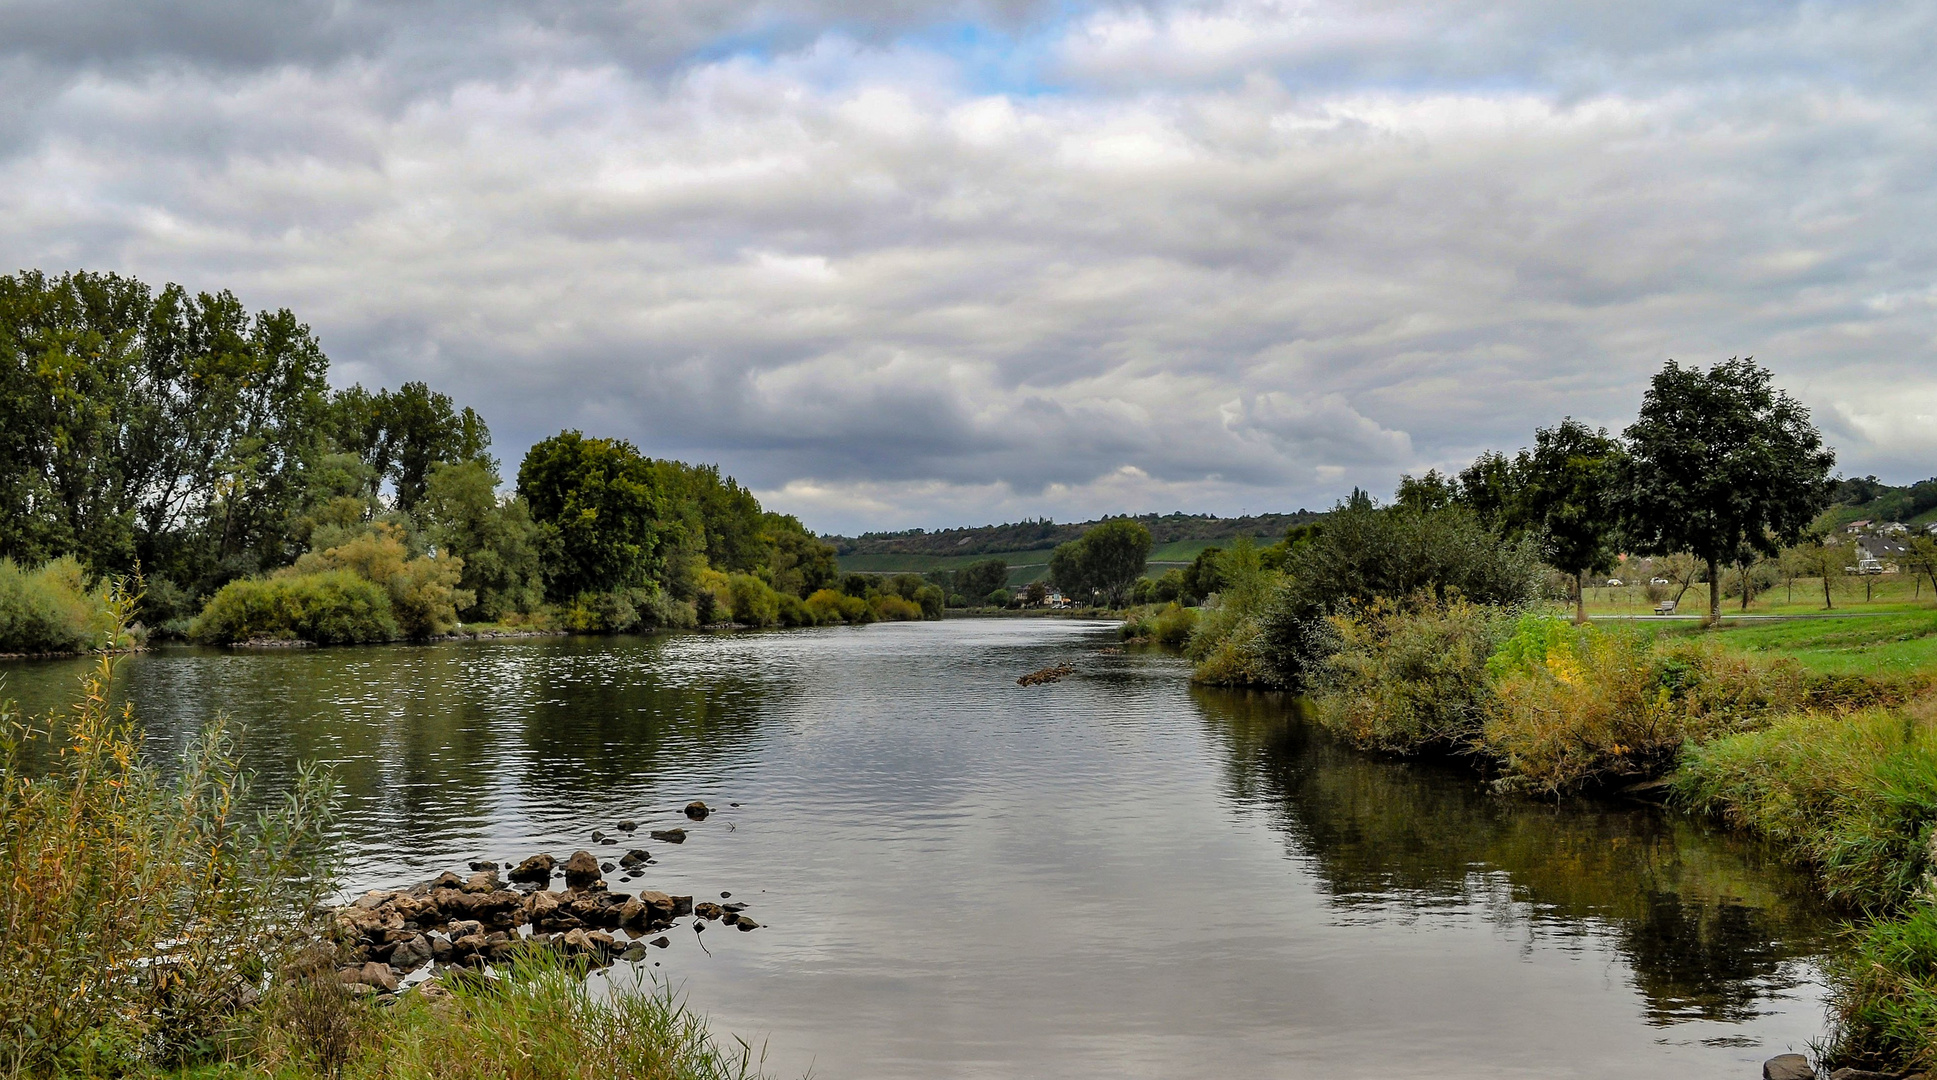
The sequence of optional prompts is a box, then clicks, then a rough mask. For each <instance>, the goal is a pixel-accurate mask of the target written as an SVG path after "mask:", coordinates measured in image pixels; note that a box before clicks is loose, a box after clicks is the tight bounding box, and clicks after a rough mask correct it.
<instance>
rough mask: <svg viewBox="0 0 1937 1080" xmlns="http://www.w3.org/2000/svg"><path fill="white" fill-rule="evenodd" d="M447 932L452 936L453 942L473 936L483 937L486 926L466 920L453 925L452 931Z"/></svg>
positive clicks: (451, 926)
mask: <svg viewBox="0 0 1937 1080" xmlns="http://www.w3.org/2000/svg"><path fill="white" fill-rule="evenodd" d="M445 932H446V933H448V934H450V935H451V940H452V941H456V940H457V939H458V938H465V937H470V936H471V935H472V934H479V935H482V934H483V933H484V924H483V923H481V922H478V921H476V920H474V919H465V920H462V921H460V922H454V923H452V924H451V925H450V929H449V930H447V931H445Z"/></svg>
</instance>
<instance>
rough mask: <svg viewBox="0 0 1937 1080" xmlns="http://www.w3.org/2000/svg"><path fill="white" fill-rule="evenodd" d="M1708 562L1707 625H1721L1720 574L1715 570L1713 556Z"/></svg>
mask: <svg viewBox="0 0 1937 1080" xmlns="http://www.w3.org/2000/svg"><path fill="white" fill-rule="evenodd" d="M1706 561H1707V563H1708V625H1710V626H1720V625H1722V575H1721V574H1719V573H1717V572H1716V568H1715V560H1714V558H1712V557H1711V558H1709V559H1708V560H1706Z"/></svg>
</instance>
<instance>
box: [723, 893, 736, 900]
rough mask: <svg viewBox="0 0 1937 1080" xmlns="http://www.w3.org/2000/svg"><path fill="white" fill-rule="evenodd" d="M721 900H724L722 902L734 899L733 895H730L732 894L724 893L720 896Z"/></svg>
mask: <svg viewBox="0 0 1937 1080" xmlns="http://www.w3.org/2000/svg"><path fill="white" fill-rule="evenodd" d="M720 899H722V900H731V899H733V894H732V893H730V892H723V893H721V894H720Z"/></svg>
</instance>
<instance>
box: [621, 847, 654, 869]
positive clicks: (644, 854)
mask: <svg viewBox="0 0 1937 1080" xmlns="http://www.w3.org/2000/svg"><path fill="white" fill-rule="evenodd" d="M651 861H652V853H651V852H649V851H647V850H646V849H645V848H633V849H632V850H631V851H628V852H626V853H625V856H624V857H623V858H621V859H620V860H619V865H620V866H623V867H625V868H626V869H627V870H630V869H632V868H633V867H635V866H639V865H641V864H642V863H649V862H651Z"/></svg>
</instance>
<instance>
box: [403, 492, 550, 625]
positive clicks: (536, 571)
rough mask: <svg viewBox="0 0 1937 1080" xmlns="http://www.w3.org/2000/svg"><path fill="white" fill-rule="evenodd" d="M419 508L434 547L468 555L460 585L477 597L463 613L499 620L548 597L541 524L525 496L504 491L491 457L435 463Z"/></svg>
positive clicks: (469, 617) (470, 618)
mask: <svg viewBox="0 0 1937 1080" xmlns="http://www.w3.org/2000/svg"><path fill="white" fill-rule="evenodd" d="M419 511H420V513H419V516H420V518H421V519H422V521H423V524H424V535H425V537H426V538H427V539H428V540H429V541H430V543H431V545H432V547H434V548H436V549H438V550H441V551H444V552H448V553H451V554H455V555H458V556H459V557H461V558H462V560H463V563H464V570H463V573H462V575H461V576H460V577H459V579H458V588H459V589H461V590H462V591H464V592H467V593H470V594H471V597H472V600H471V603H470V604H469V605H467V606H465V607H463V608H460V609H459V614H460V615H462V616H463V617H464V618H465V619H466V620H467V621H476V622H496V621H498V620H499V619H502V618H504V617H505V616H507V615H510V614H513V613H515V612H524V611H533V610H536V609H537V607H538V605H539V604H540V603H541V602H542V601H543V600H544V590H545V579H544V569H543V565H542V562H541V554H542V553H541V551H540V545H541V544H542V539H541V536H540V532H539V529H538V525H537V523H536V522H534V521H532V519H531V509H530V507H528V506H527V505H525V501H524V500H523V499H520V498H517V497H515V496H514V497H512V498H509V499H506V498H502V497H500V496H499V495H498V473H497V470H496V469H493V468H492V467H491V465H490V463H489V462H487V461H467V462H462V463H459V464H455V465H453V464H450V463H448V462H441V461H440V462H437V463H435V464H433V465H432V466H431V469H430V475H429V477H428V479H427V480H426V482H425V488H424V498H423V501H422V503H421V504H420V507H419Z"/></svg>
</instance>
